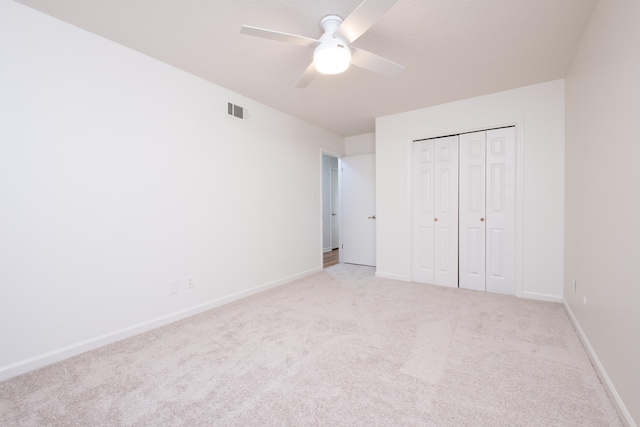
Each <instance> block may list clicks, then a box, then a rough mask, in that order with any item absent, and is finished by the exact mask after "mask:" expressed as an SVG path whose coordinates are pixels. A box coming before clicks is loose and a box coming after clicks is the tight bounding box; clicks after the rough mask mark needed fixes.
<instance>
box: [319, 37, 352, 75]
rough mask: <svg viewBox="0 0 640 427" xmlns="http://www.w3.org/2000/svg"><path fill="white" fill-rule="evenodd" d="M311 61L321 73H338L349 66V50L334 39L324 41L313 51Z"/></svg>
mask: <svg viewBox="0 0 640 427" xmlns="http://www.w3.org/2000/svg"><path fill="white" fill-rule="evenodd" d="M313 63H314V64H315V66H316V70H318V72H320V73H322V74H340V73H342V72H344V71H346V69H347V68H349V64H350V63H351V50H350V49H349V47H348V46H347V45H346V44H343V43H340V42H337V41H334V40H332V41H327V42H324V43H322V44H320V45H318V47H316V49H315V51H314V52H313Z"/></svg>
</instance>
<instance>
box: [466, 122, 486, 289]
mask: <svg viewBox="0 0 640 427" xmlns="http://www.w3.org/2000/svg"><path fill="white" fill-rule="evenodd" d="M486 134H487V133H486V132H485V131H482V132H474V133H467V134H462V135H460V145H459V151H460V153H459V158H460V197H459V204H460V205H459V210H460V219H459V228H460V231H459V232H460V249H459V251H460V253H459V263H460V278H459V283H460V287H461V288H467V289H475V290H478V291H484V290H485V256H486V255H485V224H486V221H485V219H486V218H485V216H486V215H485V162H486V151H485V138H486Z"/></svg>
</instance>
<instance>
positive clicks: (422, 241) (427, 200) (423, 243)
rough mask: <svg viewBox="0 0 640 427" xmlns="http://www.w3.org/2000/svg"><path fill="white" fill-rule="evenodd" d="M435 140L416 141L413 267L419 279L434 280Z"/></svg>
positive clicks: (413, 271) (414, 150)
mask: <svg viewBox="0 0 640 427" xmlns="http://www.w3.org/2000/svg"><path fill="white" fill-rule="evenodd" d="M434 147H435V143H434V141H433V140H432V139H431V140H426V141H416V142H414V143H413V227H412V236H411V237H412V247H413V251H412V252H413V254H412V263H411V265H412V268H411V269H412V271H411V277H412V280H413V281H415V282H421V283H433V277H434V274H433V228H434V221H433V218H435V216H434V214H433V213H434V211H433V203H434V198H435V196H434V194H433V190H434V179H433V174H434V169H435V167H434V164H435V155H434Z"/></svg>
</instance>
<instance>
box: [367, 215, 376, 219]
mask: <svg viewBox="0 0 640 427" xmlns="http://www.w3.org/2000/svg"><path fill="white" fill-rule="evenodd" d="M367 219H376V216H375V215H374V216H370V217H367Z"/></svg>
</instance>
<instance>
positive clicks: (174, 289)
mask: <svg viewBox="0 0 640 427" xmlns="http://www.w3.org/2000/svg"><path fill="white" fill-rule="evenodd" d="M179 291H180V284H179V283H178V281H177V280H174V281H173V282H171V283H170V284H169V295H175V294H177V293H178V292H179Z"/></svg>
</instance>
